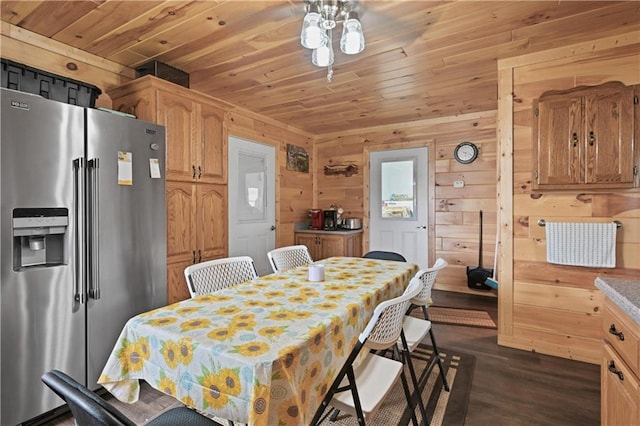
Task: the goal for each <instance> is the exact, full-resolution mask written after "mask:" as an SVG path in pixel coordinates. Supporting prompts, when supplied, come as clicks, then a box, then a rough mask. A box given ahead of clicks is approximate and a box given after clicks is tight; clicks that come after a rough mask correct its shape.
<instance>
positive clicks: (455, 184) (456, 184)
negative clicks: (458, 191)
mask: <svg viewBox="0 0 640 426" xmlns="http://www.w3.org/2000/svg"><path fill="white" fill-rule="evenodd" d="M453 187H454V188H464V181H463V180H455V181H453Z"/></svg>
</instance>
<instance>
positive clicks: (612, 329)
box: [609, 324, 624, 340]
mask: <svg viewBox="0 0 640 426" xmlns="http://www.w3.org/2000/svg"><path fill="white" fill-rule="evenodd" d="M609 333H610V334H613V335H614V336H618V339H620V340H624V333H623V332H622V331H618V330H617V329H616V325H615V324H611V327H609Z"/></svg>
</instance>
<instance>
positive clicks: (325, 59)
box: [311, 44, 333, 67]
mask: <svg viewBox="0 0 640 426" xmlns="http://www.w3.org/2000/svg"><path fill="white" fill-rule="evenodd" d="M311 62H312V63H313V65H316V66H318V67H328V66H329V65H333V49H332V48H331V45H330V44H329V45H325V46H320V47H318V48H317V49H315V50H314V51H313V53H312V54H311Z"/></svg>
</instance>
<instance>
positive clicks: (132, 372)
mask: <svg viewBox="0 0 640 426" xmlns="http://www.w3.org/2000/svg"><path fill="white" fill-rule="evenodd" d="M316 263H321V264H324V265H325V281H322V282H311V281H308V280H307V269H308V267H307V266H304V267H300V268H296V269H291V270H289V271H285V272H281V273H278V274H273V275H266V276H263V277H260V278H259V279H258V280H256V281H253V282H246V283H242V284H238V285H236V286H233V287H230V288H228V289H224V290H220V291H218V292H216V293H212V294H208V295H202V296H198V297H195V298H193V299H188V300H185V301H182V302H179V303H175V304H173V305H169V306H166V307H163V308H159V309H156V310H153V311H149V312H146V313H143V314H140V315H138V316H136V317H133V318H131V319H130V320H129V321H128V322H127V324H126V325H125V327H124V329H123V330H122V333H121V335H120V337H119V339H118V341H117V342H116V345H115V347H114V349H113V352H112V353H111V355H110V356H109V359H108V361H107V364H106V366H105V367H104V370H103V372H102V375H101V376H100V379H99V380H98V383H100V384H102V385H103V386H104V387H105V388H106V389H107V390H108V391H109V392H111V393H112V394H113V395H114V396H115V397H116V398H118V399H119V400H121V401H124V402H135V401H137V400H138V396H139V390H140V388H139V382H138V379H144V380H146V381H147V383H149V384H150V385H151V386H153V387H154V388H156V389H159V390H160V391H162V392H164V393H166V394H169V395H172V396H173V397H175V398H177V399H178V400H180V401H182V402H183V403H184V404H186V405H188V406H190V407H194V408H196V409H198V410H200V411H203V412H205V413H208V414H211V415H214V416H217V417H221V418H223V419H229V420H233V421H235V422H241V423H248V424H251V425H289V424H291V425H305V424H308V423H309V422H310V421H311V419H312V418H313V415H314V413H315V411H316V410H317V408H318V406H319V404H320V402H321V401H322V398H323V397H324V395H325V394H326V392H327V390H328V388H329V386H330V385H331V383H332V381H333V379H334V378H335V376H336V375H337V373H338V371H339V370H340V368H341V367H342V365H343V363H344V361H345V360H346V358H347V356H348V354H349V352H350V350H351V348H352V347H353V346H354V345H355V342H356V340H357V338H358V335H359V334H360V333H361V332H362V330H363V329H364V327H365V325H366V324H367V322H368V321H369V319H370V318H371V315H372V314H373V310H374V308H375V306H376V305H377V304H378V303H380V302H382V301H384V300H387V299H390V298H393V297H396V296H399V295H400V294H402V292H403V291H404V289H405V288H406V287H407V285H408V283H409V280H410V279H411V278H412V277H413V276H414V275H415V273H416V272H417V270H418V267H417V265H414V264H411V263H404V262H393V261H384V260H375V259H362V258H348V257H333V258H329V259H325V260H323V261H320V262H316Z"/></svg>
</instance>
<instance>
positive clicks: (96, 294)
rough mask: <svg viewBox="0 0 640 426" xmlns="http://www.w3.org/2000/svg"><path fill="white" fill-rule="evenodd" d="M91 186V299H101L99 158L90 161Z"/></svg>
mask: <svg viewBox="0 0 640 426" xmlns="http://www.w3.org/2000/svg"><path fill="white" fill-rule="evenodd" d="M88 168H89V176H90V184H91V200H90V206H91V212H90V213H89V217H90V218H91V219H90V220H91V229H90V230H89V232H90V236H91V242H90V243H89V248H90V254H89V264H90V265H91V269H90V272H89V274H88V275H89V276H90V280H89V297H90V298H92V299H96V300H97V299H100V266H99V265H100V263H99V258H100V256H99V254H100V241H99V234H100V205H99V203H100V177H99V171H100V162H99V160H98V159H97V158H94V159H92V160H89V164H88Z"/></svg>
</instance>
